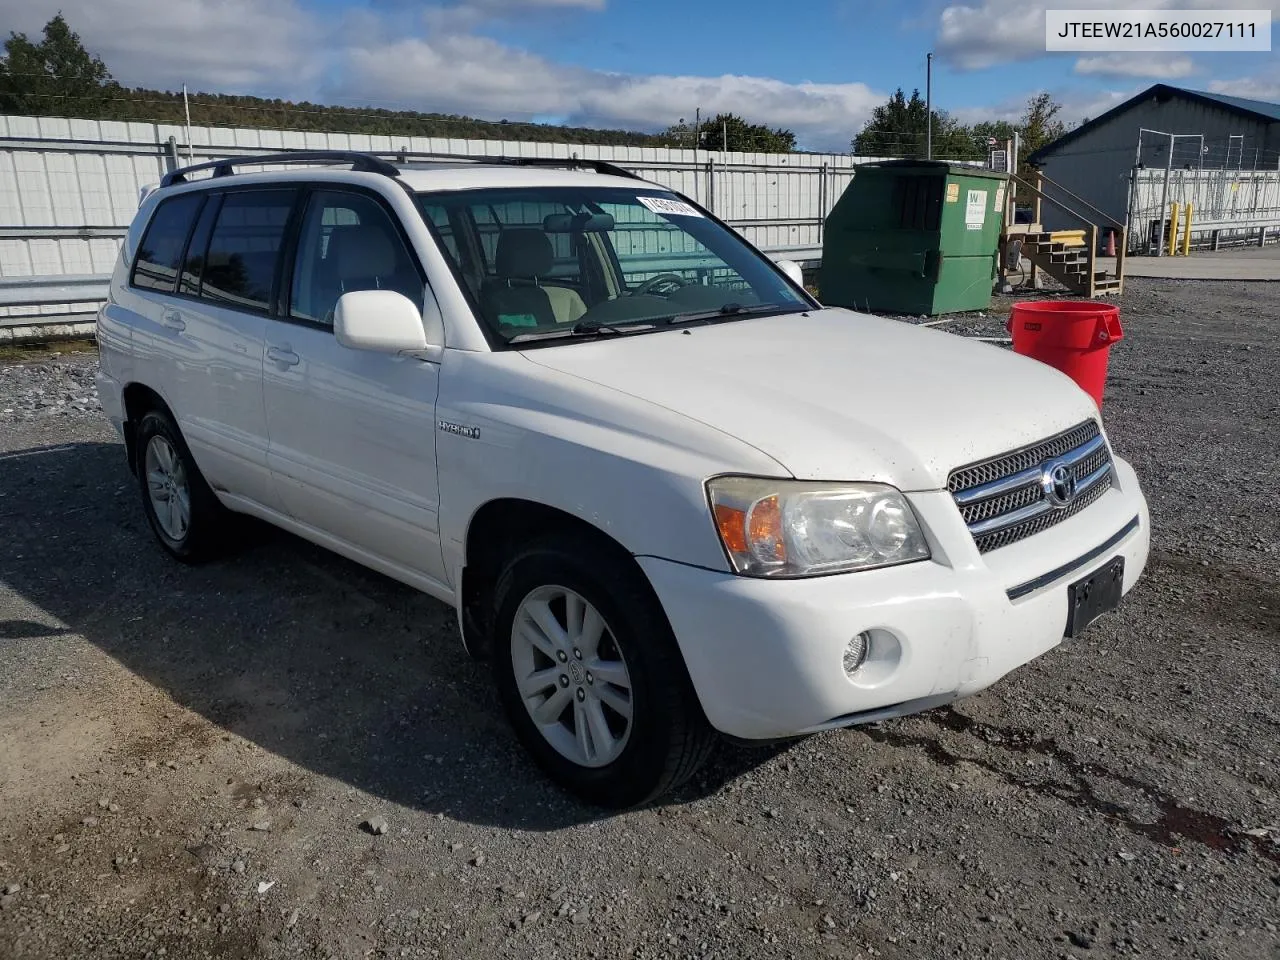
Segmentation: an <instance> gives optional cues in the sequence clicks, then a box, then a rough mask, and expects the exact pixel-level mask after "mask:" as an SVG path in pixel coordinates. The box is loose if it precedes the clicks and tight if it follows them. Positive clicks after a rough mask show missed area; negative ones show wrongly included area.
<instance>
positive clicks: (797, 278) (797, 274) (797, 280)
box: [778, 260, 804, 287]
mask: <svg viewBox="0 0 1280 960" xmlns="http://www.w3.org/2000/svg"><path fill="white" fill-rule="evenodd" d="M778 269H779V270H781V271H782V272H783V273H785V274H786V275H787V276H788V277H790V278H791V282H792V283H794V284H795V285H796V286H797V287H803V286H804V271H803V270H801V269H800V264H798V263H796V262H795V261H794V260H779V261H778Z"/></svg>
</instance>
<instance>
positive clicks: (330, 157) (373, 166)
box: [160, 150, 644, 187]
mask: <svg viewBox="0 0 1280 960" xmlns="http://www.w3.org/2000/svg"><path fill="white" fill-rule="evenodd" d="M391 160H394V161H395V162H397V163H407V162H410V161H413V160H430V161H442V160H443V161H450V162H454V161H462V162H467V163H475V164H494V165H500V166H512V167H562V168H568V169H578V168H583V169H587V170H594V171H595V172H596V173H599V174H604V175H607V176H612V177H625V178H627V179H628V180H642V179H644V178H643V177H640V176H637V175H636V174H634V173H632V172H631V171H630V170H627V169H624V168H623V167H619V166H617V165H616V164H613V163H609V162H608V161H607V160H584V159H581V158H579V157H577V156H573V157H506V156H473V155H471V154H466V153H415V152H412V151H409V150H397V151H392V152H387V153H366V152H364V151H359V150H293V151H283V152H280V153H262V154H249V155H246V156H239V157H226V158H224V159H222V160H209V161H206V162H204V163H194V164H192V165H190V166H187V167H179V168H178V169H177V170H172V171H170V172H169V173H166V174H165V175H164V177H162V178H161V180H160V186H161V187H170V186H173V185H174V184H178V183H187V182H188V180H187V174H189V173H194V172H195V171H197V170H212V171H213V174H212V176H213V177H229V176H232V175H233V174H234V173H235V168H236V167H238V166H262V165H264V164H277V163H279V164H286V163H349V164H351V169H352V170H355V171H358V172H361V173H379V174H382V175H383V176H384V177H398V176H400V173H401V171H400V170H399V168H397V167H396V166H394V165H393V164H392V162H391Z"/></svg>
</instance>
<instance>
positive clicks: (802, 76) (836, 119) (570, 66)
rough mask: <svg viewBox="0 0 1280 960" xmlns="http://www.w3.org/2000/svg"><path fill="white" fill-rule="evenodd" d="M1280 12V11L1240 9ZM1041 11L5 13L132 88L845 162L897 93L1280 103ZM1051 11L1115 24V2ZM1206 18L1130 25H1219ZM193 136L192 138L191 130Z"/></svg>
mask: <svg viewBox="0 0 1280 960" xmlns="http://www.w3.org/2000/svg"><path fill="white" fill-rule="evenodd" d="M1235 3H1238V4H1240V5H1253V6H1266V7H1271V8H1272V9H1273V10H1280V0H1249V2H1248V3H1246V0H1235ZM1048 5H1049V2H1048V0H959V2H957V0H808V2H802V3H792V4H789V5H788V4H779V3H777V2H776V0H771V2H767V3H766V2H764V0H697V2H691V0H643V2H641V0H417V2H409V0H53V2H46V0H0V23H5V24H6V25H11V26H12V28H14V29H18V30H22V31H28V32H35V31H38V30H39V28H40V26H41V25H42V24H43V23H44V22H45V20H47V19H48V18H49V17H50V16H52V15H53V14H54V13H55V12H57V10H59V9H61V10H62V11H63V13H64V15H65V16H66V17H67V19H68V21H69V22H70V23H71V25H72V27H73V29H76V30H77V31H79V32H80V34H81V36H82V38H83V39H84V41H85V43H86V45H88V46H89V47H90V48H91V49H92V50H94V51H95V52H97V53H99V54H100V55H101V56H102V57H103V58H104V59H105V60H106V61H107V64H108V66H109V67H110V69H111V70H112V72H113V73H114V74H115V76H116V77H117V78H118V79H120V80H121V81H122V82H125V83H127V84H130V85H148V86H160V87H165V88H169V89H173V88H177V87H180V86H181V85H182V84H183V83H184V82H185V83H187V84H189V85H190V86H191V87H192V88H193V89H203V90H209V91H218V92H227V93H233V92H235V93H252V94H258V95H262V96H269V97H282V98H293V99H308V100H311V101H318V102H329V103H342V104H346V105H352V106H359V105H362V104H365V105H379V106H389V107H408V108H415V109H424V110H441V111H446V112H451V113H459V114H468V115H473V116H479V117H482V118H487V119H501V118H507V119H513V120H514V119H534V120H543V121H555V122H571V123H582V124H586V125H594V126H619V127H627V128H633V129H645V130H655V129H660V128H662V127H665V126H667V125H668V124H671V123H674V122H676V121H677V120H679V119H680V118H682V117H684V118H687V119H689V118H692V115H693V112H694V109H695V107H701V108H702V110H703V113H704V114H709V113H715V112H717V111H720V110H730V111H733V112H735V113H739V114H742V115H743V116H746V117H747V118H749V119H751V120H755V121H758V122H764V123H769V124H771V125H775V126H784V127H788V128H790V129H793V130H795V131H796V133H797V134H798V135H799V138H800V141H801V144H802V146H805V147H808V148H810V149H833V150H847V149H848V143H849V140H850V138H851V137H852V136H853V134H855V133H856V132H857V130H858V129H859V127H860V126H861V125H862V124H863V123H864V122H865V121H866V119H867V117H868V116H869V115H870V112H871V110H872V109H873V108H874V106H875V105H876V104H878V103H880V102H882V101H883V100H884V99H885V97H886V96H887V95H888V94H889V93H890V92H892V91H893V89H894V88H895V87H898V86H902V87H904V88H905V89H906V90H908V91H910V89H911V88H912V87H914V86H919V87H920V88H921V89H923V87H924V79H925V66H924V60H925V53H926V51H928V50H931V49H932V50H934V51H935V52H936V58H935V68H934V94H935V104H936V105H937V106H938V107H939V108H941V109H945V110H948V111H951V112H953V113H954V114H956V115H957V116H959V117H960V118H961V119H964V120H967V121H972V120H977V119H986V118H996V117H1004V118H1010V119H1013V118H1016V117H1017V116H1018V115H1019V114H1020V113H1021V108H1022V105H1023V104H1024V103H1025V101H1026V99H1027V98H1028V97H1029V96H1030V95H1032V94H1034V93H1037V92H1040V91H1045V90H1047V91H1049V92H1050V93H1052V94H1054V96H1055V97H1057V98H1058V99H1059V100H1060V101H1061V102H1062V103H1063V104H1064V110H1063V114H1062V116H1063V118H1064V119H1066V120H1067V121H1068V122H1072V121H1078V120H1079V119H1080V118H1082V117H1085V116H1096V115H1097V114H1099V113H1101V112H1102V111H1103V110H1105V109H1107V108H1108V107H1109V106H1113V105H1114V104H1116V103H1119V102H1120V101H1122V100H1123V99H1125V98H1126V97H1128V96H1131V95H1132V94H1134V93H1136V92H1138V91H1139V90H1141V89H1143V88H1145V87H1146V86H1149V85H1150V84H1151V83H1154V82H1157V81H1165V82H1169V83H1174V84H1178V85H1182V86H1187V87H1191V88H1193V89H1204V90H1218V91H1220V92H1225V93H1233V94H1236V95H1239V96H1252V97H1258V98H1268V99H1280V67H1278V64H1280V59H1278V58H1277V57H1276V55H1275V54H1271V53H1267V54H1111V55H1103V56H1081V55H1075V54H1054V55H1046V54H1045V53H1044V49H1043V47H1044V13H1043V11H1044V9H1045V7H1046V6H1048ZM1052 5H1053V6H1055V7H1059V6H1068V5H1069V6H1072V7H1095V8H1099V9H1114V8H1115V7H1116V6H1117V4H1116V3H1115V2H1107V0H1070V2H1069V3H1068V2H1066V0H1062V2H1055V3H1053V4H1052ZM1228 5H1232V4H1229V3H1222V2H1219V3H1214V2H1213V0H1198V2H1193V0H1144V2H1141V3H1134V4H1129V6H1146V7H1157V8H1167V9H1187V8H1192V7H1200V8H1206V7H1218V8H1222V7H1225V6H1228ZM196 120H197V122H198V111H197V116H196Z"/></svg>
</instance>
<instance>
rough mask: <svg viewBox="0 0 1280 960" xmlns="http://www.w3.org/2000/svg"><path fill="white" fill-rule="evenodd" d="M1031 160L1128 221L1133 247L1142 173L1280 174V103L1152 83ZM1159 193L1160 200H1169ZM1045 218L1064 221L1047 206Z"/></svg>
mask: <svg viewBox="0 0 1280 960" xmlns="http://www.w3.org/2000/svg"><path fill="white" fill-rule="evenodd" d="M1030 161H1031V163H1032V164H1034V165H1036V166H1037V167H1039V168H1040V169H1041V171H1042V172H1043V173H1044V175H1045V176H1046V177H1048V178H1049V179H1050V180H1052V181H1056V182H1057V183H1059V184H1061V185H1062V186H1063V187H1065V188H1066V189H1067V190H1070V191H1072V192H1073V193H1075V194H1077V195H1078V196H1079V197H1081V198H1083V199H1084V200H1086V201H1088V202H1089V203H1090V204H1092V205H1093V206H1094V207H1097V208H1098V209H1100V210H1101V211H1103V212H1104V213H1106V214H1108V215H1109V216H1111V217H1114V218H1115V219H1116V220H1119V221H1121V222H1124V223H1128V224H1129V225H1130V229H1129V234H1130V240H1131V249H1138V248H1139V247H1140V246H1142V245H1144V244H1145V243H1146V237H1145V233H1144V231H1145V229H1146V226H1148V225H1149V224H1148V220H1149V217H1148V216H1147V215H1146V210H1145V208H1144V209H1143V210H1139V211H1135V210H1134V209H1133V205H1134V204H1135V203H1138V202H1140V200H1141V198H1140V197H1139V196H1138V193H1139V192H1140V191H1137V190H1136V189H1135V188H1136V187H1138V185H1139V181H1140V180H1142V181H1155V182H1158V183H1161V184H1163V183H1164V182H1167V181H1168V180H1169V179H1170V178H1171V177H1173V178H1176V179H1177V182H1178V183H1179V184H1182V183H1183V182H1184V181H1186V182H1189V181H1191V180H1195V179H1200V178H1208V177H1209V175H1210V174H1214V175H1215V176H1216V177H1217V178H1218V179H1220V178H1221V177H1222V175H1223V174H1224V173H1228V174H1229V173H1233V172H1237V171H1238V172H1242V173H1243V172H1250V173H1252V172H1255V171H1257V172H1264V171H1270V172H1271V174H1270V176H1269V177H1267V179H1270V178H1271V177H1275V176H1280V174H1276V171H1277V170H1278V169H1280V104H1275V103H1266V102H1263V101H1260V100H1246V99H1244V98H1242V97H1229V96H1225V95H1223V94H1218V93H1204V92H1200V91H1196V90H1184V89H1182V88H1180V87H1172V86H1169V85H1168V84H1164V83H1158V84H1156V85H1155V86H1153V87H1151V88H1150V89H1148V90H1144V91H1143V92H1142V93H1140V94H1138V95H1137V96H1135V97H1133V98H1132V99H1130V100H1126V101H1125V102H1124V103H1122V104H1120V105H1119V106H1116V107H1113V108H1112V109H1110V110H1108V111H1107V112H1106V113H1104V114H1102V115H1101V116H1098V117H1094V118H1093V119H1092V120H1089V121H1088V122H1086V123H1083V124H1081V125H1080V126H1079V127H1077V128H1076V129H1074V130H1072V131H1070V132H1069V133H1068V134H1066V136H1063V137H1060V138H1059V139H1057V140H1055V141H1054V142H1053V143H1051V144H1049V145H1048V146H1045V147H1042V148H1041V149H1040V150H1037V151H1036V152H1035V153H1033V154H1032V155H1031V157H1030ZM1202 172H1203V173H1202ZM1264 176H1265V174H1264ZM1255 179H1256V178H1255ZM1236 192H1239V190H1238V188H1237V190H1236ZM1157 194H1159V191H1157ZM1165 199H1166V203H1163V204H1160V206H1167V199H1168V198H1167V197H1166V198H1165ZM1175 199H1176V198H1175ZM1248 212H1249V215H1250V217H1252V218H1253V219H1252V220H1251V222H1254V223H1256V222H1257V221H1258V217H1261V219H1262V220H1274V219H1277V218H1280V211H1274V212H1272V211H1261V210H1259V211H1254V210H1252V209H1250V210H1249V211H1248ZM1255 214H1256V215H1257V216H1255ZM1156 215H1157V216H1162V215H1163V214H1162V213H1157V214H1156ZM1043 219H1044V223H1045V226H1046V228H1047V229H1050V230H1054V229H1063V228H1065V227H1067V226H1069V225H1070V219H1069V218H1068V217H1066V216H1065V215H1064V214H1063V213H1062V212H1061V211H1059V210H1055V209H1051V208H1050V207H1048V206H1046V207H1045V209H1044V212H1043ZM1206 224H1207V221H1206Z"/></svg>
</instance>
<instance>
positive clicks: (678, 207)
mask: <svg viewBox="0 0 1280 960" xmlns="http://www.w3.org/2000/svg"><path fill="white" fill-rule="evenodd" d="M636 199H637V200H639V201H640V202H641V203H643V204H644V205H645V206H646V207H648V208H649V209H650V210H652V211H653V212H654V213H668V214H672V215H674V216H677V217H700V216H702V214H700V213H699V212H698V211H697V210H695V209H693V207H691V206H689V204H687V203H685V202H684V201H683V200H668V199H667V198H666V197H636Z"/></svg>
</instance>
